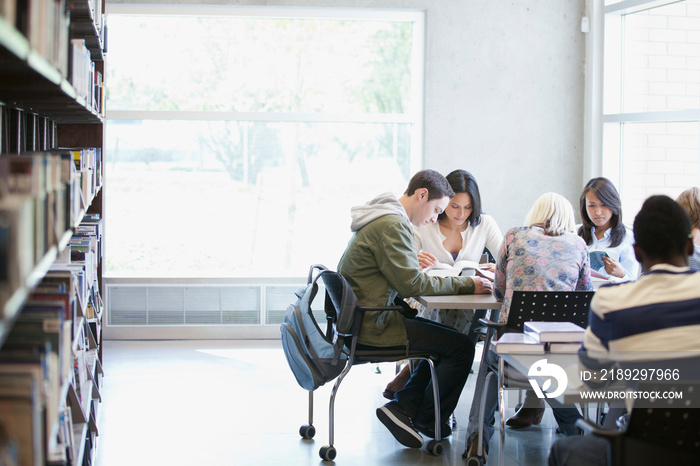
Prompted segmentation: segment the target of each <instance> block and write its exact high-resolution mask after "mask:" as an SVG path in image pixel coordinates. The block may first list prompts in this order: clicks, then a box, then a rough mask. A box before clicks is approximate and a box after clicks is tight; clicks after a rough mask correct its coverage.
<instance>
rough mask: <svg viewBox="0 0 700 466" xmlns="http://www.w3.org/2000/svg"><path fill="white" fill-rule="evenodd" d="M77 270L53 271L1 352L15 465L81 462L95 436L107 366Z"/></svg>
mask: <svg viewBox="0 0 700 466" xmlns="http://www.w3.org/2000/svg"><path fill="white" fill-rule="evenodd" d="M79 274H80V272H77V271H75V270H70V269H68V270H66V269H65V268H63V267H60V266H58V267H56V268H55V269H52V270H50V271H49V272H48V273H47V274H46V275H45V277H44V278H43V279H42V280H41V282H40V283H39V284H38V285H37V287H36V288H35V289H34V290H33V292H32V293H31V295H30V296H29V297H28V299H27V301H26V303H25V305H24V307H23V309H22V312H21V313H20V314H19V315H18V316H17V318H16V320H15V323H14V325H13V327H12V330H11V331H10V333H9V334H8V335H7V337H6V340H5V342H4V344H3V346H2V351H0V430H4V432H5V434H6V435H5V438H6V439H8V444H7V445H0V448H4V449H5V451H8V452H14V454H15V455H16V461H15V463H16V464H22V465H24V464H27V465H44V464H50V463H54V462H57V463H60V464H81V463H79V462H78V463H76V460H77V459H78V458H80V454H81V452H82V451H84V446H85V439H86V438H90V435H91V434H90V433H92V434H93V435H96V434H97V413H98V410H97V408H98V404H99V401H100V393H99V388H100V385H101V377H102V368H101V365H100V362H99V358H98V356H97V351H98V350H97V341H96V337H95V335H94V334H93V330H92V328H91V326H90V325H89V322H88V319H87V318H86V315H85V311H86V307H85V306H84V303H81V302H80V298H79V296H78V295H79V291H78V290H77V287H78V283H79V277H78V276H79ZM95 295H96V296H99V287H98V286H97V283H94V286H93V287H92V290H91V296H95ZM92 299H95V298H92ZM99 306H101V303H100V304H99ZM99 312H102V308H101V307H100V310H99Z"/></svg>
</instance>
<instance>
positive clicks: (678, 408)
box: [576, 381, 700, 466]
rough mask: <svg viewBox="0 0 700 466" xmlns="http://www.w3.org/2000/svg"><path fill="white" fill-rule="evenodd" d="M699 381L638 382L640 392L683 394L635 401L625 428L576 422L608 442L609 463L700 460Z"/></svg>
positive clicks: (689, 462) (693, 462)
mask: <svg viewBox="0 0 700 466" xmlns="http://www.w3.org/2000/svg"><path fill="white" fill-rule="evenodd" d="M698 386H699V385H698V382H695V383H689V382H687V381H685V382H683V383H679V382H663V383H648V382H647V383H640V384H639V387H638V391H639V392H652V391H654V392H655V391H661V392H664V391H666V392H678V391H680V392H682V393H683V398H680V399H678V398H676V399H657V400H654V401H653V402H650V401H645V402H644V405H642V406H640V402H635V407H634V409H632V412H631V413H630V416H629V423H628V425H627V429H626V430H624V431H610V430H604V429H601V428H599V427H598V426H596V425H595V424H593V423H592V422H591V421H589V420H587V419H579V420H578V421H577V422H576V425H577V426H579V427H580V428H581V429H582V430H583V431H584V432H585V433H586V434H590V435H595V436H599V437H602V438H605V439H606V440H607V441H608V442H609V445H610V447H609V456H608V464H610V465H612V466H622V465H639V464H672V465H674V466H679V465H697V464H700V409H699V408H700V400H699V399H698V396H697V395H698V394H700V393H698Z"/></svg>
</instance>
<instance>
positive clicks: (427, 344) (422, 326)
mask: <svg viewBox="0 0 700 466" xmlns="http://www.w3.org/2000/svg"><path fill="white" fill-rule="evenodd" d="M453 196H454V192H453V191H452V188H450V185H449V183H448V182H447V180H446V179H445V178H444V177H443V176H442V175H441V174H439V173H438V172H436V171H433V170H423V171H420V172H418V173H416V174H415V175H414V176H413V178H411V181H410V182H409V185H408V189H407V190H406V192H405V193H404V194H403V195H402V196H401V197H400V198H399V199H397V198H396V197H395V196H394V195H393V194H391V193H385V194H381V195H379V196H378V197H376V198H375V199H373V200H372V201H370V202H369V203H367V204H366V205H364V206H358V207H353V209H352V224H351V229H352V231H353V232H354V234H353V236H352V238H351V239H350V242H349V243H348V246H347V249H346V250H345V254H343V257H342V258H341V260H340V264H339V265H338V271H339V272H340V273H341V274H342V275H343V276H344V277H345V278H346V279H347V280H348V283H350V286H352V289H353V291H354V292H355V294H356V295H357V299H358V302H359V304H360V305H361V306H388V305H393V303H394V299H395V298H396V297H397V296H398V297H400V298H408V297H414V296H420V295H444V294H471V293H490V292H491V291H492V285H491V282H490V281H488V280H486V279H482V278H480V277H448V278H439V277H431V276H428V275H426V274H424V273H422V272H421V271H420V267H419V265H418V257H417V255H416V251H415V250H414V248H413V228H412V226H411V224H413V225H416V226H418V225H422V224H425V223H430V222H433V223H434V222H436V221H437V216H438V215H439V214H440V213H442V211H443V210H444V209H445V207H446V206H447V204H448V202H449V200H450V198H451V197H453ZM358 342H359V343H360V344H363V345H369V346H380V347H386V346H402V345H408V346H409V347H410V348H411V349H412V350H418V351H421V350H425V351H430V352H434V353H436V354H438V355H439V356H440V361H439V363H438V365H437V368H436V369H437V377H438V387H439V389H440V400H441V405H440V414H441V419H447V418H448V417H449V416H450V414H451V413H452V412H453V411H454V409H455V407H456V406H457V401H458V400H459V396H460V394H461V392H462V389H463V388H464V384H465V383H466V381H467V376H468V375H469V370H470V369H471V365H472V362H473V360H474V344H473V343H472V342H471V341H470V339H469V338H467V336H466V335H464V334H462V333H460V332H457V331H455V330H454V329H451V328H449V327H446V326H443V325H441V324H438V323H436V322H433V321H430V320H427V319H421V318H407V317H405V316H403V315H401V314H399V313H397V312H392V311H384V312H368V313H367V314H366V315H365V318H364V321H363V323H362V329H361V331H360V335H359V338H358ZM377 416H378V417H379V419H380V421H382V423H383V424H384V425H385V426H386V427H387V428H388V429H389V431H390V432H391V433H392V434H393V435H394V437H395V438H396V439H397V440H398V441H399V442H400V443H401V444H403V445H405V446H408V447H413V448H420V447H421V446H422V445H423V438H422V437H421V435H420V433H419V432H422V433H423V434H425V435H426V436H429V437H434V436H435V432H434V430H435V429H434V423H435V421H434V416H435V413H434V407H433V401H432V388H431V385H430V368H429V366H428V364H427V363H426V362H425V361H421V362H420V363H419V364H418V365H417V366H416V369H415V370H414V371H413V373H412V375H411V378H410V380H409V381H408V383H407V384H406V386H405V387H404V388H403V389H402V390H399V391H398V392H396V394H395V395H394V399H393V400H392V401H391V402H389V403H387V404H386V405H384V406H382V407H381V408H379V409H377ZM441 431H442V434H443V436H447V435H449V434H450V429H449V427H448V426H447V424H446V423H445V422H443V424H442V428H441Z"/></svg>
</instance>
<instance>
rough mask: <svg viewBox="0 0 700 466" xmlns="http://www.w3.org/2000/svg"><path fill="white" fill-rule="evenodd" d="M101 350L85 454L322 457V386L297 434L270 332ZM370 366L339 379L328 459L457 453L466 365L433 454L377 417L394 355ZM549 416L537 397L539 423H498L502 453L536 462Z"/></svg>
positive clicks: (257, 459)
mask: <svg viewBox="0 0 700 466" xmlns="http://www.w3.org/2000/svg"><path fill="white" fill-rule="evenodd" d="M103 359H104V361H103V366H104V371H105V377H104V386H103V387H102V391H101V393H102V399H103V403H102V405H101V414H100V418H99V420H98V426H99V431H100V436H99V443H98V454H97V460H96V465H97V466H125V465H129V466H139V465H149V466H152V465H158V466H160V465H168V466H180V465H183V466H184V465H187V466H200V465H206V466H219V465H256V466H259V465H266V464H267V465H280V464H287V465H295V466H296V465H322V464H323V465H325V464H332V463H323V462H322V461H321V459H320V457H319V454H318V451H319V448H320V447H321V446H323V445H326V444H327V443H328V414H327V413H328V395H329V393H330V389H331V386H330V384H329V385H328V386H324V387H321V388H320V389H319V390H317V391H316V392H315V393H314V399H315V401H316V404H315V406H314V425H315V427H316V431H317V433H316V436H315V438H314V439H313V440H303V439H301V437H300V436H299V434H298V430H299V427H300V426H301V425H302V424H304V423H306V421H307V416H308V408H307V406H308V404H307V401H308V392H306V391H304V390H303V389H301V388H300V387H299V386H298V385H297V384H296V382H295V380H294V377H293V375H292V373H291V371H290V369H289V367H288V366H287V363H286V360H285V358H284V354H283V353H282V350H281V345H280V343H279V342H278V341H267V340H266V341H251V340H248V341H105V342H104V355H103ZM477 364H478V361H475V363H474V366H475V367H474V369H475V370H476V368H477ZM376 369H377V367H376V366H372V365H364V366H358V367H355V368H353V369H352V370H351V372H350V373H349V374H348V376H347V378H346V379H345V381H344V382H343V384H342V385H341V387H340V391H339V394H338V399H337V402H336V429H335V447H336V449H337V453H338V456H337V458H336V460H335V464H338V465H362V466H372V465H382V466H387V465H412V464H415V465H418V464H420V465H446V464H451V465H452V464H456V465H459V464H464V460H463V459H462V453H463V452H464V448H465V447H464V441H465V440H464V436H465V433H466V432H465V428H466V425H467V416H468V414H469V407H470V404H471V399H472V391H473V383H474V379H475V375H474V374H472V375H471V376H470V377H469V381H468V385H467V387H466V388H465V390H464V393H463V394H462V398H461V400H460V403H459V406H458V407H457V410H456V416H457V422H458V425H457V430H456V432H455V433H453V435H452V436H451V437H450V439H449V442H448V445H447V447H446V449H445V452H444V453H443V455H442V456H439V457H436V456H432V455H431V454H430V453H428V452H427V451H426V450H425V448H423V449H421V450H413V449H408V448H404V447H403V446H401V445H400V444H399V443H398V442H396V441H395V440H394V438H393V437H392V436H391V434H390V433H389V432H388V431H387V430H386V429H385V428H384V426H383V425H382V424H381V423H380V422H379V421H378V420H377V418H376V416H375V409H376V408H377V407H378V406H380V405H382V404H383V403H384V402H385V400H384V399H383V398H382V396H381V392H382V390H383V389H384V387H385V385H386V383H387V382H388V381H389V380H390V379H391V378H392V377H393V375H394V365H393V364H383V365H381V366H379V369H380V371H381V373H376ZM514 401H515V400H513V401H509V402H508V404H509V406H514ZM512 413H513V410H512V408H511V409H509V410H508V412H507V414H508V415H511V414H512ZM555 425H556V424H555V421H554V418H553V416H552V414H551V411H550V410H549V409H548V412H547V413H546V415H545V420H544V421H543V422H542V425H540V426H535V427H532V428H529V429H524V430H520V431H513V430H510V429H509V430H508V433H507V436H506V447H505V462H504V463H505V464H506V465H528V466H530V465H533V466H534V465H546V464H547V455H548V453H549V447H550V445H551V443H552V442H553V441H554V439H555V438H556V437H557V435H556V434H555ZM490 449H491V452H492V454H491V455H490V456H489V461H488V463H487V464H488V465H497V464H498V453H497V451H498V435H494V438H493V439H492V441H491V446H490Z"/></svg>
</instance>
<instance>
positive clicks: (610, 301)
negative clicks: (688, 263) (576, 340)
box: [583, 264, 700, 361]
mask: <svg viewBox="0 0 700 466" xmlns="http://www.w3.org/2000/svg"><path fill="white" fill-rule="evenodd" d="M698 335H700V273H696V272H695V271H693V270H691V269H689V268H688V267H675V266H672V265H669V264H659V265H655V266H653V267H652V268H651V269H650V270H649V271H648V272H647V273H645V274H644V275H642V276H641V277H640V278H639V279H637V280H636V281H633V282H624V283H619V284H611V285H604V286H602V287H600V288H599V289H598V290H597V291H596V292H595V294H594V295H593V299H592V301H591V306H590V316H589V324H588V328H587V329H586V333H585V335H584V341H583V347H584V348H585V349H586V350H587V351H588V352H589V355H593V352H596V354H597V355H598V356H597V357H600V356H602V355H604V354H607V355H608V357H609V358H610V359H613V360H628V361H631V360H638V359H647V358H648V357H649V354H650V353H651V352H657V355H656V356H657V357H658V359H665V358H667V357H668V356H669V355H668V352H669V351H700V338H698ZM640 351H643V352H645V353H644V356H642V355H641V354H640V355H639V356H640V357H639V358H636V357H635V355H634V354H633V353H632V354H630V353H626V352H640ZM598 352H601V353H598ZM613 352H614V353H615V354H612V353H613Z"/></svg>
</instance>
